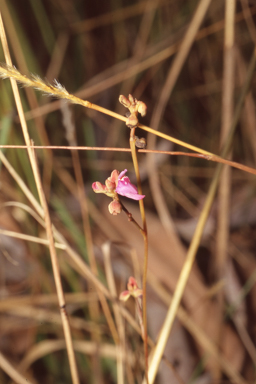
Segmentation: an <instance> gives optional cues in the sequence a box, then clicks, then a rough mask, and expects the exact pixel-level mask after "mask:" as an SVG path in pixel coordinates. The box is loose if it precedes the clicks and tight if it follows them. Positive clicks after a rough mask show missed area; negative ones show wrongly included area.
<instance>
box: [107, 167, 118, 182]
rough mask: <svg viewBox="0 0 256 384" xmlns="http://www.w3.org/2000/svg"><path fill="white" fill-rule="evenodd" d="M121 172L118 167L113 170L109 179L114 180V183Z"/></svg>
mask: <svg viewBox="0 0 256 384" xmlns="http://www.w3.org/2000/svg"><path fill="white" fill-rule="evenodd" d="M119 173H120V172H118V171H117V170H116V169H114V171H112V172H111V175H110V177H108V180H110V181H112V183H115V182H116V181H117V180H118V176H119Z"/></svg>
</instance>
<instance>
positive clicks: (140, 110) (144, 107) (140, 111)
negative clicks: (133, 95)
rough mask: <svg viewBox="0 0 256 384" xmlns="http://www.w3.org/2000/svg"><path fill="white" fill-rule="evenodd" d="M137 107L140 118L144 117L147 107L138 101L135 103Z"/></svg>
mask: <svg viewBox="0 0 256 384" xmlns="http://www.w3.org/2000/svg"><path fill="white" fill-rule="evenodd" d="M137 106H138V112H139V113H140V114H141V116H145V115H146V113H147V106H146V104H145V103H143V101H138V103H137Z"/></svg>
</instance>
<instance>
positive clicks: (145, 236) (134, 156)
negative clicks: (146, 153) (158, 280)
mask: <svg viewBox="0 0 256 384" xmlns="http://www.w3.org/2000/svg"><path fill="white" fill-rule="evenodd" d="M130 148H131V152H132V161H133V166H134V170H135V174H136V178H137V185H138V192H139V194H140V195H142V188H141V180H140V171H139V164H138V159H137V153H136V147H135V128H133V129H131V133H130ZM139 206H140V214H141V219H142V226H143V231H142V232H141V233H142V236H143V240H144V265H143V282H142V289H143V302H142V307H143V327H144V354H145V378H146V382H147V383H148V341H147V339H148V331H147V290H146V288H147V269H148V232H147V222H146V215H145V208H144V202H143V199H142V200H139Z"/></svg>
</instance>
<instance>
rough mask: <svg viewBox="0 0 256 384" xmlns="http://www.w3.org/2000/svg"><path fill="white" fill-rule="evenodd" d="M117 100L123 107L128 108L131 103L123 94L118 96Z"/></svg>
mask: <svg viewBox="0 0 256 384" xmlns="http://www.w3.org/2000/svg"><path fill="white" fill-rule="evenodd" d="M119 102H120V103H121V104H122V105H123V106H124V107H125V108H129V107H130V105H131V102H130V101H129V100H128V99H127V98H126V97H125V96H123V95H120V96H119Z"/></svg>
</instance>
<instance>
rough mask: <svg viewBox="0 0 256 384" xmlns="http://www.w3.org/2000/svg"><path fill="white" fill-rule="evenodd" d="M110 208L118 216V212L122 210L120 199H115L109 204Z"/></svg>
mask: <svg viewBox="0 0 256 384" xmlns="http://www.w3.org/2000/svg"><path fill="white" fill-rule="evenodd" d="M108 210H109V212H110V213H111V215H114V216H116V215H117V214H118V213H121V212H122V205H121V204H120V202H119V201H118V200H113V201H111V203H110V204H109V206H108Z"/></svg>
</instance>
